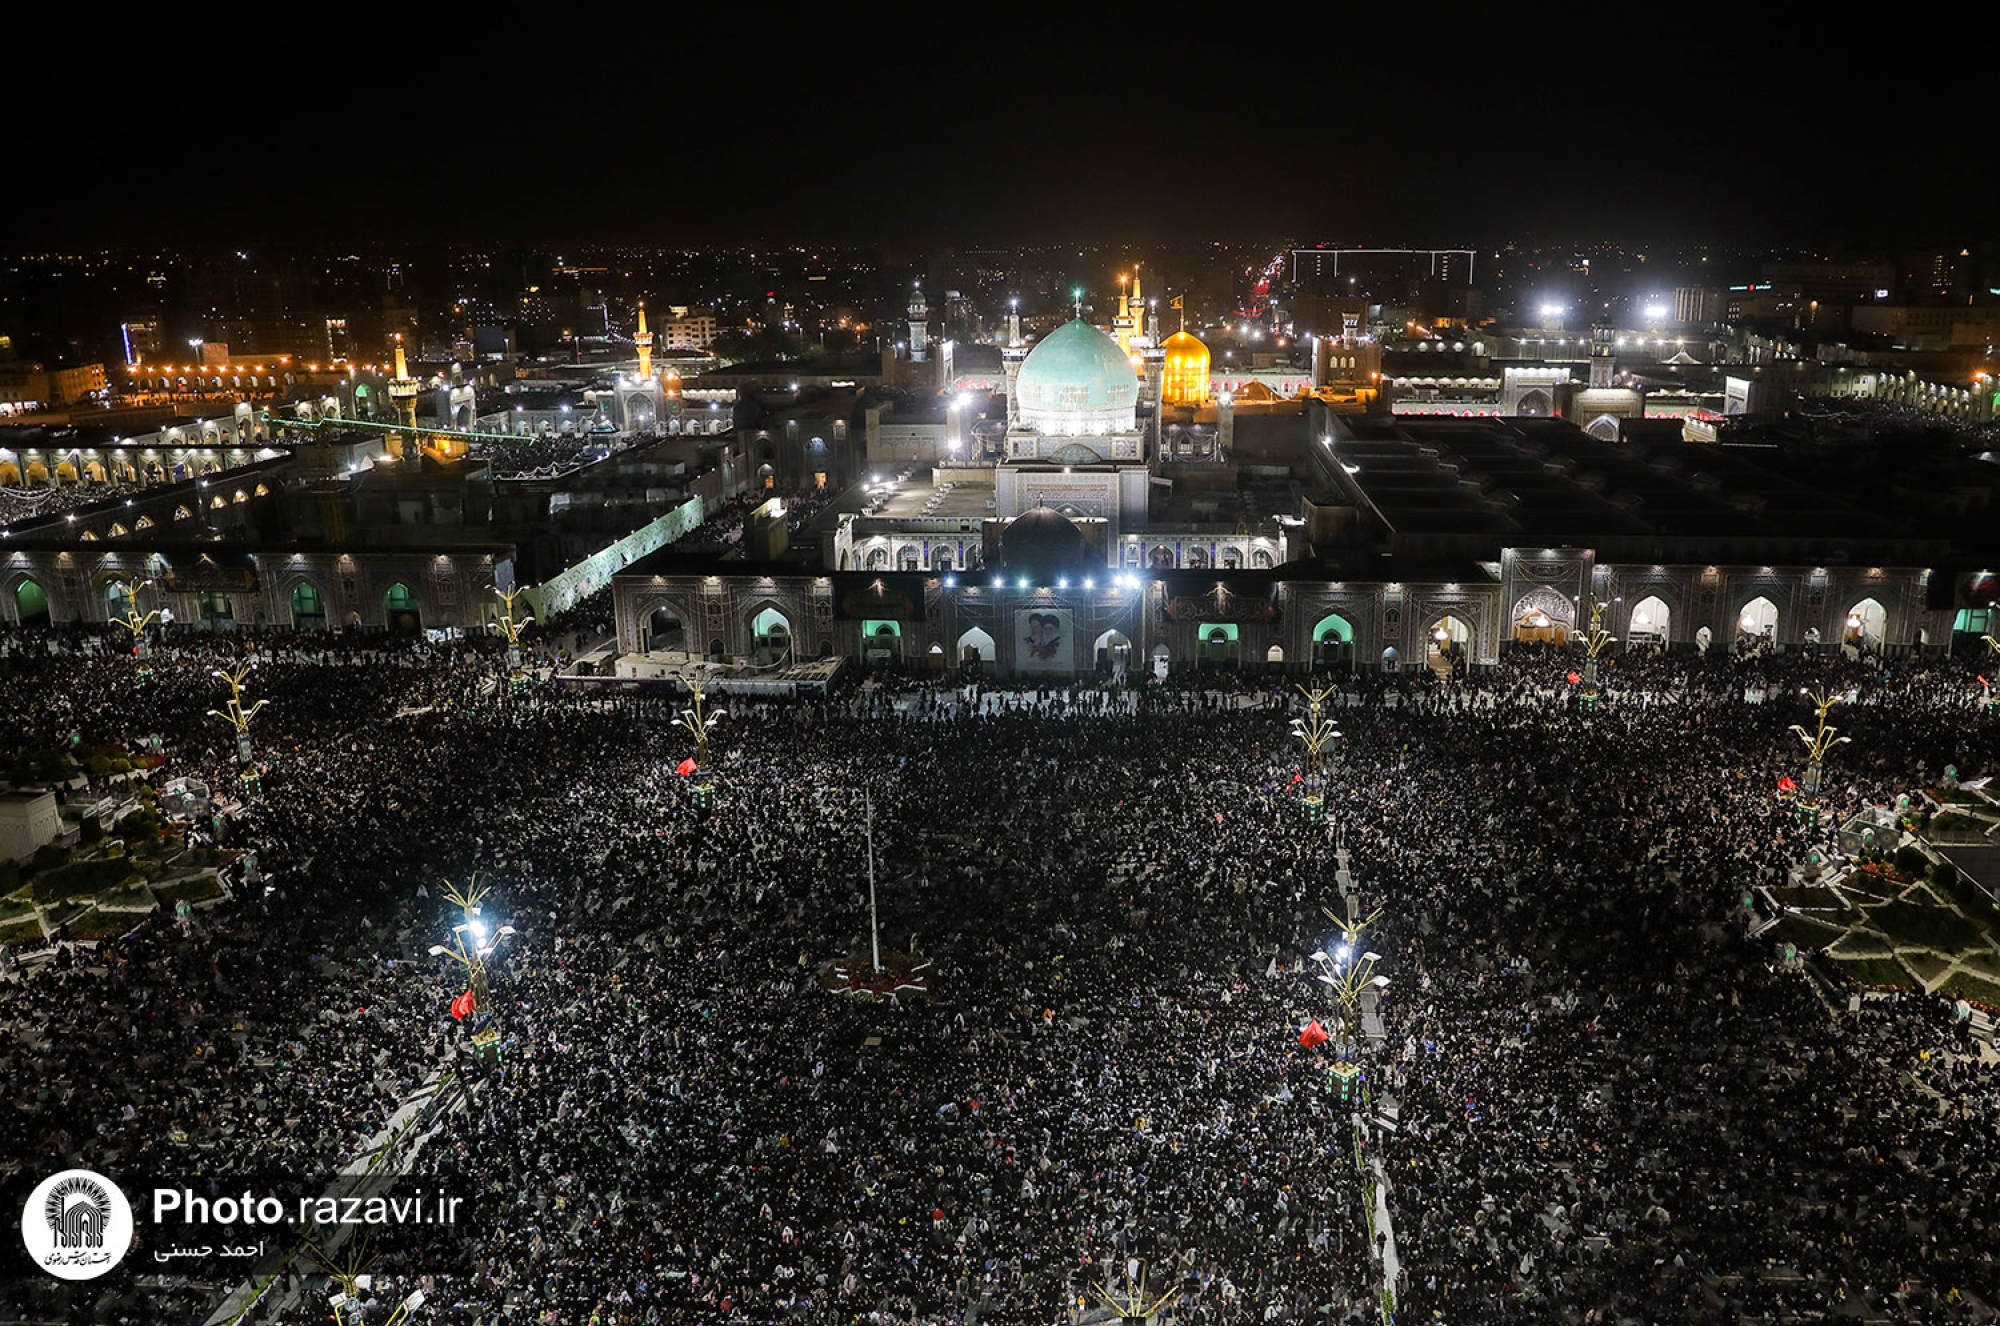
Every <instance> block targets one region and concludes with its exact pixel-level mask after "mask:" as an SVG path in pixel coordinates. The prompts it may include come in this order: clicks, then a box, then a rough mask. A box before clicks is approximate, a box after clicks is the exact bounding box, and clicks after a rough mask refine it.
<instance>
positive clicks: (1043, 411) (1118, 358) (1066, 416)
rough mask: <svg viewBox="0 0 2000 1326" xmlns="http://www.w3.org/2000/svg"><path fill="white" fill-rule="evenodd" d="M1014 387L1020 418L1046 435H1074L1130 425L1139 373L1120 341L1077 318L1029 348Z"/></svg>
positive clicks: (1114, 430)
mask: <svg viewBox="0 0 2000 1326" xmlns="http://www.w3.org/2000/svg"><path fill="white" fill-rule="evenodd" d="M1014 389H1015V391H1017V392H1018V393H1020V397H1021V404H1020V413H1021V422H1022V423H1023V424H1024V425H1025V426H1027V427H1029V428H1032V429H1035V430H1036V431H1038V432H1042V433H1053V434H1058V435H1076V434H1089V433H1114V432H1125V431H1128V430H1130V429H1132V428H1133V427H1134V426H1135V424H1134V421H1133V407H1134V406H1135V405H1136V404H1137V402H1138V399H1139V382H1138V377H1137V375H1136V373H1135V371H1134V369H1133V367H1132V361H1131V360H1129V359H1127V358H1126V357H1125V354H1124V352H1123V351H1121V350H1120V349H1119V348H1118V342H1116V341H1114V340H1112V339H1111V338H1110V337H1109V336H1106V335H1105V334H1104V333H1103V332H1101V331H1099V330H1098V329H1097V328H1095V327H1093V326H1091V325H1090V324H1089V323H1087V322H1085V321H1084V320H1083V319H1082V318H1076V319H1074V320H1072V321H1070V322H1066V323H1064V324H1063V325H1062V326H1060V327H1058V328H1056V329H1055V330H1054V331H1053V332H1050V333H1049V334H1048V336H1046V337H1044V338H1043V339H1042V340H1041V341H1040V342H1038V343H1037V344H1036V346H1035V348H1034V349H1032V350H1030V351H1029V352H1028V357H1027V358H1026V359H1024V360H1023V361H1022V362H1021V371H1020V373H1019V375H1018V376H1017V378H1016V379H1015V383H1014Z"/></svg>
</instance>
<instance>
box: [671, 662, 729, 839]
mask: <svg viewBox="0 0 2000 1326" xmlns="http://www.w3.org/2000/svg"><path fill="white" fill-rule="evenodd" d="M675 680H676V681H678V682H680V683H681V684H682V685H684V686H686V687H687V688H688V690H689V691H690V692H692V694H693V701H692V703H690V704H689V705H688V706H687V707H686V708H685V709H683V710H681V712H680V714H679V716H678V717H676V718H675V719H674V723H675V725H676V726H679V727H682V728H685V729H687V733H688V735H689V736H691V737H693V738H694V754H693V755H692V756H691V757H689V758H688V759H686V760H683V761H681V763H680V766H679V769H680V773H681V775H682V776H683V777H686V776H689V775H693V776H695V777H697V778H699V779H700V781H699V782H697V783H696V784H695V785H694V794H695V801H696V803H697V804H698V805H700V806H701V807H702V808H703V809H707V808H708V806H709V804H710V803H711V802H712V801H713V800H714V797H715V779H714V777H713V776H711V775H710V774H709V772H708V738H709V734H710V733H712V732H714V731H715V725H716V723H717V722H719V721H720V720H722V719H724V718H727V717H729V711H728V710H727V709H714V710H711V709H709V708H708V683H707V682H706V681H705V680H703V678H702V675H701V674H700V673H699V672H684V673H680V674H677V675H676V677H675Z"/></svg>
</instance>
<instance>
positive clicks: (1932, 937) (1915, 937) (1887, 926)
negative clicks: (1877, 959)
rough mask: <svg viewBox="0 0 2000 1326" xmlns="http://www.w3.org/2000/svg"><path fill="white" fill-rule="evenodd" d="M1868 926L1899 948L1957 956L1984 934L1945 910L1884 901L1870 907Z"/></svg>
mask: <svg viewBox="0 0 2000 1326" xmlns="http://www.w3.org/2000/svg"><path fill="white" fill-rule="evenodd" d="M1867 911H1868V923H1869V924H1870V925H1872V926H1874V927H1875V928H1876V929H1878V930H1880V931H1881V932H1882V933H1883V934H1885V935H1887V936H1889V938H1890V939H1892V940H1894V941H1895V942H1896V943H1897V944H1899V945H1904V944H1908V945H1915V946H1916V947H1919V948H1933V949H1937V950H1939V951H1940V952H1945V953H1956V952H1958V951H1960V950H1961V949H1968V948H1971V947H1973V946H1974V945H1976V944H1979V943H1980V942H1981V940H1982V939H1983V937H1984V934H1985V932H1984V931H1983V930H1982V929H1981V928H1980V927H1979V925H1978V924H1977V923H1976V922H1973V921H1970V920H1968V919H1966V918H1965V917H1963V916H1960V915H1959V914H1958V913H1957V912H1955V911H1952V910H1951V909H1950V908H1948V907H1924V906H1920V905H1919V904H1917V903H1914V902H1887V903H1883V904H1882V905H1881V906H1880V907H1870V908H1868V909H1867Z"/></svg>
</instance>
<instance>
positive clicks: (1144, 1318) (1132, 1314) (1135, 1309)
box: [1090, 1263, 1181, 1326]
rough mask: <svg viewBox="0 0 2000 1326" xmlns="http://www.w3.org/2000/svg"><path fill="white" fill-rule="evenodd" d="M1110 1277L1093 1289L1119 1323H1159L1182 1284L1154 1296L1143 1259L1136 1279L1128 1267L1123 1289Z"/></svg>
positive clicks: (1126, 1325)
mask: <svg viewBox="0 0 2000 1326" xmlns="http://www.w3.org/2000/svg"><path fill="white" fill-rule="evenodd" d="M1108 1279H1109V1277H1107V1283H1105V1284H1100V1285H1092V1286H1091V1290H1090V1292H1091V1293H1092V1294H1095V1295H1096V1296H1097V1301H1098V1302H1099V1303H1101V1304H1103V1305H1104V1306H1105V1307H1106V1308H1109V1309H1110V1310H1111V1312H1112V1313H1113V1314H1114V1315H1115V1316H1116V1317H1117V1318H1118V1321H1119V1323H1120V1326H1157V1323H1158V1322H1159V1320H1160V1314H1161V1313H1162V1312H1163V1311H1165V1310H1166V1307H1167V1305H1168V1304H1169V1303H1172V1302H1173V1301H1174V1300H1175V1299H1176V1298H1179V1297H1180V1292H1181V1290H1180V1286H1179V1285H1175V1286H1174V1287H1173V1288H1172V1289H1169V1290H1168V1291H1167V1292H1166V1293H1164V1294H1161V1295H1158V1296H1157V1297H1155V1296H1154V1295H1153V1294H1152V1293H1151V1292H1150V1291H1149V1290H1148V1289H1147V1288H1146V1268H1145V1265H1144V1264H1143V1263H1142V1264H1141V1265H1140V1267H1139V1276H1138V1279H1136V1280H1134V1279H1133V1278H1132V1275H1131V1272H1130V1270H1129V1268H1128V1270H1127V1272H1126V1276H1125V1285H1124V1288H1123V1289H1117V1288H1114V1287H1113V1286H1112V1285H1111V1284H1110V1283H1108ZM1107 1326H1108V1324H1107Z"/></svg>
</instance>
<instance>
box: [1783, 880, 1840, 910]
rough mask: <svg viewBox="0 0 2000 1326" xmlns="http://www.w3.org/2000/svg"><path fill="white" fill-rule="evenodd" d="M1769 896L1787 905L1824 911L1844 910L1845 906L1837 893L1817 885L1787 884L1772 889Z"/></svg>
mask: <svg viewBox="0 0 2000 1326" xmlns="http://www.w3.org/2000/svg"><path fill="white" fill-rule="evenodd" d="M1771 896H1772V897H1773V898H1775V899H1776V900H1778V901H1779V902H1781V903H1783V904H1785V906H1787V907H1817V908H1820V909H1822V910H1825V911H1844V910H1846V908H1847V903H1846V902H1845V901H1844V900H1843V899H1842V898H1841V896H1840V895H1839V894H1838V893H1835V892H1834V891H1833V890H1832V889H1825V888H1820V887H1819V886H1817V885H1805V886H1796V885H1788V886H1786V887H1784V888H1777V889H1772V890H1771Z"/></svg>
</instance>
